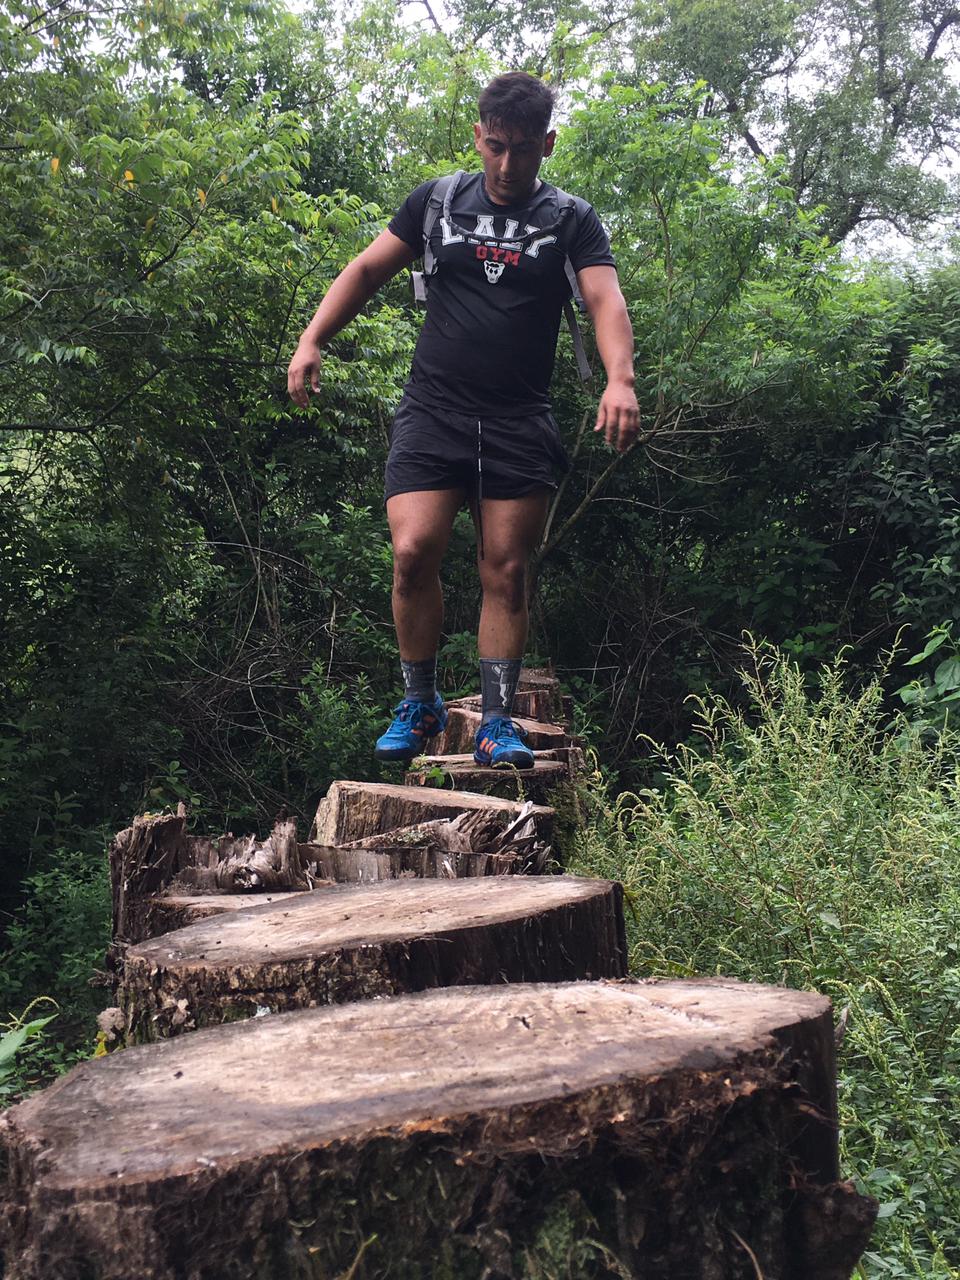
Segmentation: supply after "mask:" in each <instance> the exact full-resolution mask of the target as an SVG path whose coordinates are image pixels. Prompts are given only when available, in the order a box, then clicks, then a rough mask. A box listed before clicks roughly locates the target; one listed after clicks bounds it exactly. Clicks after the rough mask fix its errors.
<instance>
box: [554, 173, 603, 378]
mask: <svg viewBox="0 0 960 1280" xmlns="http://www.w3.org/2000/svg"><path fill="white" fill-rule="evenodd" d="M554 189H555V191H556V193H557V217H558V219H559V220H560V221H561V222H563V221H565V220H567V219H573V218H575V217H576V211H577V202H576V200H574V198H573V196H572V195H570V194H569V193H568V192H566V191H561V190H560V188H559V187H556V188H554ZM563 271H564V275H565V276H566V277H567V283H568V284H569V285H570V297H569V298H568V299H567V301H566V302H565V303H564V304H563V314H564V316H566V320H567V327H568V328H569V330H570V337H571V339H572V341H573V354H574V355H575V356H576V360H577V369H578V370H579V373H580V377H581V379H582V380H583V381H584V382H589V381H590V379H591V378H592V377H593V370H592V369H591V368H590V361H589V360H588V359H587V353H586V350H585V349H584V345H583V334H582V333H581V332H580V324H579V322H578V320H577V311H580V312H583V311H585V310H586V306H585V304H584V301H583V295H582V294H581V293H580V286H579V284H578V283H577V273H576V271H575V270H574V269H573V263H572V262H571V261H570V254H569V253H568V252H566V248H565V249H564V255H563Z"/></svg>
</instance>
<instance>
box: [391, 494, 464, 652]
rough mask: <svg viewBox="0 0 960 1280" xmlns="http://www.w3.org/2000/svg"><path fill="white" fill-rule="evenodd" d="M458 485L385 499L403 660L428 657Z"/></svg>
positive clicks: (436, 630)
mask: <svg viewBox="0 0 960 1280" xmlns="http://www.w3.org/2000/svg"><path fill="white" fill-rule="evenodd" d="M463 500H464V493H463V490H461V489H436V490H426V491H423V492H419V493H398V494H397V495H396V496H395V497H393V498H388V499H387V519H388V520H389V522H390V537H391V539H392V540H393V621H394V624H395V626H396V628H397V642H398V644H399V646H400V657H401V658H402V659H403V660H404V661H405V662H423V661H424V660H426V659H429V658H432V657H433V656H434V655H435V654H436V652H437V646H438V645H439V643H440V630H441V628H442V626H443V593H442V591H441V589H440V565H441V562H442V561H443V557H444V555H445V553H446V550H447V545H448V543H449V541H450V531H451V529H452V528H453V521H454V518H455V517H456V514H457V512H458V511H459V509H460V507H461V506H462V505H463Z"/></svg>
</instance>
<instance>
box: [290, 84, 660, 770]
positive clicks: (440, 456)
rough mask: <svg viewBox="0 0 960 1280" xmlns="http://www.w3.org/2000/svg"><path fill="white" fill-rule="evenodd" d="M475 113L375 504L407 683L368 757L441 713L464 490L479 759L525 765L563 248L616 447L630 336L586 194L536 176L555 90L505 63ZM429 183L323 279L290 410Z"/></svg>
mask: <svg viewBox="0 0 960 1280" xmlns="http://www.w3.org/2000/svg"><path fill="white" fill-rule="evenodd" d="M479 107H480V121H479V123H478V124H476V125H474V141H475V145H476V149H477V151H479V153H480V156H481V158H482V160H483V172H482V174H478V173H471V174H467V175H463V176H462V177H461V179H460V180H459V182H458V183H457V185H456V187H455V190H454V192H453V196H452V199H451V200H450V201H449V203H448V206H447V209H446V210H442V209H440V208H438V201H436V200H435V201H434V203H433V214H432V216H433V226H432V229H431V231H430V247H431V250H432V256H433V258H434V261H435V268H436V273H435V275H433V276H432V277H431V280H430V289H429V293H428V297H427V315H426V321H425V323H424V326H423V330H422V332H421V335H420V339H419V341H418V343H417V348H416V352H415V354H414V358H413V368H412V371H411V376H410V380H409V382H408V383H407V387H406V390H405V393H404V397H403V399H402V401H401V403H400V407H399V408H398V410H397V414H396V417H395V419H394V423H393V428H392V431H391V436H390V453H389V457H388V460H387V466H386V504H387V518H388V521H389V524H390V533H391V537H392V541H393V555H394V586H393V616H394V622H395V623H396V628H397V639H398V641H399V646H400V661H401V666H402V669H403V679H404V695H403V699H402V701H401V702H400V705H399V706H398V707H397V708H396V709H395V713H394V715H395V718H394V721H393V723H392V724H391V725H390V727H389V729H388V730H387V731H386V733H384V734H383V736H382V737H381V738H380V739H379V740H378V742H377V744H376V748H375V754H376V755H377V756H378V757H379V758H380V759H382V760H409V759H411V758H412V757H413V756H415V755H419V754H421V753H422V752H423V750H424V747H425V744H426V740H427V739H428V738H430V737H432V736H433V735H435V734H437V733H439V732H440V731H441V729H442V728H443V727H444V725H445V724H446V711H445V709H444V705H443V700H442V698H441V697H440V694H439V693H438V692H437V688H436V664H437V647H438V644H439V640H440V632H441V626H442V621H443V597H442V593H441V587H440V576H439V575H440V565H441V561H442V559H443V556H444V553H445V551H446V548H447V543H448V540H449V537H450V532H451V528H452V525H453V521H454V518H455V516H456V514H457V512H458V510H459V509H460V507H461V506H462V505H463V504H464V502H465V501H466V502H469V503H470V507H471V511H472V512H473V516H474V522H475V524H476V526H477V533H478V547H479V557H478V565H479V571H480V582H481V585H482V588H483V604H482V608H481V613H480V630H479V637H478V642H479V651H480V680H481V695H482V723H481V726H480V729H479V731H478V733H477V741H476V753H475V757H474V758H475V760H476V761H477V763H478V764H490V765H513V766H515V767H517V768H531V767H532V765H533V754H532V752H531V751H530V750H529V749H528V748H527V747H526V745H525V744H524V742H523V740H522V735H521V734H520V732H518V730H517V728H516V726H515V725H514V724H513V721H512V720H511V718H510V713H511V707H512V702H513V695H514V693H515V691H516V687H517V682H518V679H519V675H520V665H521V660H522V656H523V651H524V646H525V644H526V639H527V626H528V616H527V566H528V562H529V559H530V555H531V553H532V551H533V550H534V548H535V546H536V544H537V542H538V540H539V538H540V535H541V533H542V530H543V527H544V522H545V519H546V515H547V509H548V503H549V499H550V495H551V493H552V492H553V491H554V490H555V488H556V485H555V482H554V475H555V471H556V469H557V468H560V469H563V468H564V467H565V466H567V465H569V464H568V461H567V458H566V454H565V452H564V449H563V445H562V444H561V442H560V436H559V432H558V430H557V425H556V423H555V421H554V419H553V417H552V416H551V414H550V400H549V396H548V390H549V383H550V378H551V375H552V372H553V363H554V357H555V354H556V343H557V333H558V330H559V325H560V316H561V312H562V309H563V305H564V302H565V301H566V300H567V299H568V298H569V296H570V284H569V282H568V278H567V274H566V261H567V259H569V262H570V263H572V266H573V270H574V271H575V272H576V280H577V283H578V285H579V289H580V292H581V294H582V296H583V300H584V302H585V304H586V307H587V310H588V311H589V313H590V316H591V318H592V320H593V323H594V327H595V331H596V340H597V348H598V350H599V352H600V356H601V359H602V360H603V364H604V368H605V370H606V374H607V386H606V389H605V391H604V393H603V396H602V398H601V400H600V407H599V411H598V414H597V423H596V430H597V431H603V432H604V433H605V435H606V440H607V443H608V444H609V445H611V446H612V447H614V448H616V449H619V450H621V451H622V450H624V449H626V448H628V447H629V445H630V444H631V442H632V441H633V439H634V438H635V436H636V433H637V430H638V426H639V416H638V412H637V400H636V396H635V394H634V390H633V333H632V331H631V328H630V320H629V317H628V315H627V309H626V305H625V303H624V300H623V295H622V294H621V292H620V287H619V284H618V281H617V273H616V268H615V266H614V263H613V258H612V257H611V255H610V245H609V241H608V240H607V236H606V233H605V232H604V230H603V228H602V227H601V225H600V222H599V219H598V218H597V215H596V213H595V212H594V211H593V209H592V208H591V206H590V205H589V204H587V203H586V201H584V200H580V199H575V200H574V201H572V202H570V201H565V202H563V206H562V205H561V199H560V197H559V196H558V193H557V190H556V188H555V187H552V186H551V185H550V184H549V183H546V182H543V181H541V180H540V178H539V177H538V173H539V169H540V165H541V163H542V161H543V160H544V159H545V158H546V157H547V156H549V155H550V153H551V151H552V150H553V146H554V141H555V139H556V133H555V131H554V130H552V129H550V127H549V126H550V116H551V113H552V108H553V94H552V92H551V90H550V89H549V88H548V87H547V86H546V85H545V84H543V83H542V82H541V81H540V80H537V79H535V78H534V77H533V76H529V75H526V74H525V73H524V72H512V73H510V74H508V75H503V76H498V77H497V78H496V79H495V80H493V81H492V82H491V83H490V84H489V85H488V86H487V87H486V89H484V91H483V93H482V94H481V95H480V102H479ZM435 186H436V182H435V181H434V182H426V183H424V184H423V185H422V186H420V187H418V188H417V189H416V191H414V192H413V193H412V195H410V196H409V197H408V198H407V200H406V201H405V202H404V204H403V205H402V206H401V208H400V210H399V211H398V213H397V214H396V216H395V217H394V218H393V220H392V221H391V222H390V225H389V227H388V229H387V230H386V231H384V232H382V233H381V234H380V235H379V236H378V237H377V239H376V240H374V241H373V243H372V244H371V245H369V246H368V248H366V249H365V250H364V251H363V252H362V253H361V254H360V255H359V256H358V257H357V258H355V259H354V260H353V262H351V263H350V264H349V265H348V266H347V267H345V268H344V270H343V271H342V272H341V273H340V275H339V276H338V277H337V278H336V280H334V282H333V283H332V284H331V286H330V288H329V290H328V291H327V294H326V296H325V297H324V299H323V301H322V303H321V304H320V307H319V309H318V311H317V313H316V315H315V316H314V317H313V319H312V320H311V322H310V324H309V325H308V326H307V328H306V330H305V331H304V333H303V336H302V337H301V339H300V342H299V345H298V347H297V350H296V353H295V354H294V357H293V359H292V360H291V362H290V369H289V374H288V388H289V391H290V395H291V397H292V398H293V400H294V402H295V403H296V404H298V405H300V406H301V407H303V406H305V405H306V404H307V387H308V386H310V387H312V389H313V390H314V391H318V390H319V386H318V382H317V371H318V368H319V362H320V350H321V348H322V347H323V346H324V344H325V343H327V342H329V341H330V339H331V338H332V337H333V336H334V335H335V334H336V333H338V332H339V331H340V330H341V329H342V328H343V327H344V325H346V324H347V323H349V321H350V320H352V319H353V317H354V316H355V315H356V314H357V312H358V311H359V310H360V309H361V307H363V305H364V304H365V303H366V302H367V301H368V300H369V299H370V298H371V297H372V296H373V294H374V293H375V292H376V291H377V289H379V288H380V286H381V285H382V284H384V283H385V281H387V280H389V279H390V278H391V277H392V276H394V275H395V274H396V273H397V272H398V271H400V270H401V269H402V268H404V267H408V266H410V264H411V263H412V262H413V261H414V260H415V259H416V258H419V257H420V256H421V255H422V254H423V248H424V244H423V235H424V225H425V221H428V220H429V219H428V213H429V211H430V208H431V206H430V197H431V194H432V193H433V191H434V188H435ZM447 189H449V188H447ZM447 213H449V216H445V215H446V214H447Z"/></svg>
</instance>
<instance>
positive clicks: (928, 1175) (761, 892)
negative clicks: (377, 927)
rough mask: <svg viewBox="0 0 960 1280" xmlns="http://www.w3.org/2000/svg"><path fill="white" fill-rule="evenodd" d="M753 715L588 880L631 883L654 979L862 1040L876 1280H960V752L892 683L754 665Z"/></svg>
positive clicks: (639, 938)
mask: <svg viewBox="0 0 960 1280" xmlns="http://www.w3.org/2000/svg"><path fill="white" fill-rule="evenodd" d="M749 652H750V658H751V661H750V669H749V670H748V671H747V672H744V673H743V680H744V684H745V686H746V693H747V700H748V704H749V705H748V707H747V709H746V710H745V711H740V710H735V709H734V708H733V707H732V706H731V705H730V704H729V703H727V702H726V701H724V700H723V699H721V698H707V699H704V700H698V702H697V712H698V715H697V729H698V732H699V734H700V735H701V736H702V744H701V745H699V746H686V747H681V748H680V749H679V750H677V751H675V752H666V751H663V750H660V749H658V750H656V751H655V753H654V754H655V756H656V757H658V762H659V765H660V767H661V768H662V770H663V774H662V782H661V785H659V786H658V787H656V788H652V789H649V790H644V791H641V792H637V793H627V794H623V795H621V796H620V797H619V799H618V800H617V801H616V802H614V803H610V802H608V801H607V800H606V798H605V796H604V792H603V786H602V783H598V784H597V785H596V786H595V789H594V797H595V806H596V807H595V818H594V820H593V822H592V823H591V824H590V825H589V826H588V827H587V828H586V829H585V830H584V831H583V833H582V835H581V837H580V840H579V848H578V851H577V854H576V855H575V859H574V861H575V865H577V866H579V868H580V869H582V870H588V871H590V872H593V873H597V874H602V875H607V876H612V877H616V878H619V879H621V880H622V881H623V882H624V884H625V886H626V889H627V893H628V900H629V905H630V908H631V916H630V920H629V940H630V946H631V964H632V968H633V970H634V971H635V972H637V973H640V974H658V975H676V974H680V975H692V974H726V975H729V976H731V977H736V978H741V979H746V980H750V981H758V982H773V983H783V984H786V985H789V986H794V987H802V988H815V989H817V990H820V991H823V992H824V993H826V994H827V995H829V996H831V997H832V999H833V1001H834V1004H835V1007H836V1009H837V1012H838V1014H839V1013H841V1012H843V1011H845V1012H844V1013H843V1016H844V1018H845V1020H846V1022H847V1027H846V1034H845V1038H844V1040H843V1043H842V1048H841V1052H840V1080H839V1088H840V1107H841V1121H842V1157H843V1161H844V1166H845V1170H846V1172H847V1174H848V1175H851V1176H854V1177H855V1178H856V1179H857V1180H858V1181H859V1183H860V1184H861V1186H862V1187H863V1189H865V1190H867V1191H869V1192H871V1193H872V1194H875V1195H876V1196H877V1197H878V1198H879V1199H880V1201H881V1209H880V1222H879V1224H878V1228H877V1231H876V1232H875V1235H874V1240H873V1243H872V1246H871V1250H870V1252H869V1253H868V1254H867V1255H866V1256H865V1258H864V1260H863V1263H862V1272H861V1274H862V1275H864V1276H871V1277H900V1276H937V1277H947V1276H953V1277H956V1276H957V1275H958V1274H960V1272H958V1270H957V1268H958V1267H960V1113H958V1110H957V1107H956V1098H957V1093H958V1089H960V930H958V922H960V785H958V784H960V738H958V737H957V736H956V735H952V734H951V733H949V732H947V733H944V734H942V735H940V736H939V737H938V738H937V739H936V740H933V739H931V738H930V737H929V735H923V734H922V733H918V732H916V731H911V730H910V729H909V727H908V726H907V725H906V723H905V722H904V721H901V720H899V719H897V720H895V721H894V722H893V723H892V724H891V723H890V719H889V714H888V711H887V709H886V706H885V701H884V690H883V684H884V679H885V677H886V671H883V672H881V673H880V674H879V675H878V676H877V677H876V678H875V679H872V680H870V681H869V682H867V683H866V685H865V686H863V687H861V688H860V689H858V690H855V691H851V690H850V689H848V688H847V681H846V680H845V671H844V665H843V662H842V660H838V661H836V662H834V663H832V664H830V665H827V666H824V667H823V668H822V669H821V671H820V673H819V682H818V686H819V687H818V688H817V689H816V690H815V691H811V690H810V688H809V687H808V685H807V684H806V683H805V681H804V677H803V676H802V675H801V673H800V672H799V670H798V669H797V667H796V666H795V665H793V664H792V663H791V662H790V661H789V660H788V659H787V658H785V657H784V656H783V655H782V654H780V653H778V652H776V651H775V650H772V649H769V648H766V647H763V646H752V647H751V649H750V651H749Z"/></svg>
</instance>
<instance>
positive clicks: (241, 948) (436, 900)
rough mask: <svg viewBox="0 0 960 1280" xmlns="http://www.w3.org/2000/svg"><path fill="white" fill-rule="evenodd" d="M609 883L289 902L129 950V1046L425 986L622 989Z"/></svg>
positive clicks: (338, 895)
mask: <svg viewBox="0 0 960 1280" xmlns="http://www.w3.org/2000/svg"><path fill="white" fill-rule="evenodd" d="M626 970H627V948H626V939H625V937H624V924H623V892H622V889H621V887H620V885H619V884H617V883H615V882H611V881H609V880H583V879H578V878H576V877H574V876H542V877H533V876H524V877H522V878H518V879H513V880H510V881H508V880H506V879H504V878H502V877H489V878H486V879H472V880H432V881H413V880H394V881H390V882H387V883H385V884H378V885H370V886H363V887H360V886H353V885H342V886H338V887H335V888H332V889H324V890H322V891H320V892H318V893H305V894H297V895H292V896H291V897H290V898H289V899H288V900H287V901H286V902H282V903H279V904H268V905H266V906H262V907H250V908H249V909H248V910H246V911H240V912H230V913H229V914H224V915H220V916H217V917H216V918H214V919H211V920H206V921H201V922H199V923H197V924H194V925H191V926H189V927H188V928H186V929H179V930H177V931H176V932H175V933H168V934H165V935H164V936H163V937H162V938H154V939H152V940H151V941H148V942H143V943H140V944H139V945H138V946H136V947H130V948H129V949H128V950H127V953H126V956H125V959H124V968H123V976H122V980H121V984H120V1007H121V1009H122V1010H123V1015H124V1024H125V1030H126V1035H127V1039H128V1042H135V1041H147V1040H154V1039H157V1038H159V1037H163V1036H170V1035H176V1034H177V1033H179V1032H181V1031H189V1030H193V1029H194V1028H195V1027H202V1026H216V1025H219V1024H220V1023H222V1022H230V1021H235V1020H236V1019H238V1018H246V1017H252V1016H253V1015H255V1014H263V1013H268V1012H269V1013H277V1012H285V1011H287V1010H290V1009H304V1008H313V1007H314V1006H316V1005H323V1004H343V1003H346V1002H347V1001H349V1000H361V999H366V998H370V997H373V996H393V995H399V994H402V993H405V992H411V991H424V990H427V989H428V988H430V987H451V986H462V985H474V984H479V983H499V982H561V981H568V980H573V979H578V978H615V977H622V976H623V975H624V974H625V973H626Z"/></svg>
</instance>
